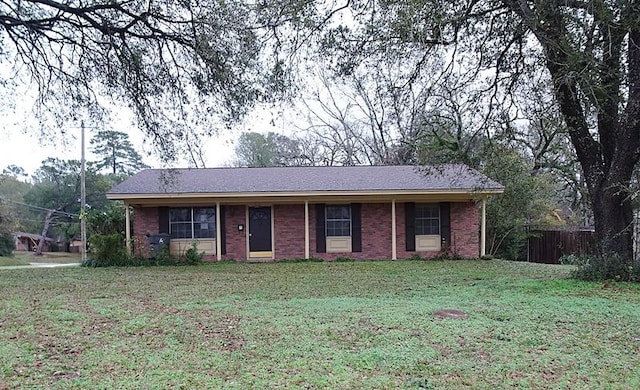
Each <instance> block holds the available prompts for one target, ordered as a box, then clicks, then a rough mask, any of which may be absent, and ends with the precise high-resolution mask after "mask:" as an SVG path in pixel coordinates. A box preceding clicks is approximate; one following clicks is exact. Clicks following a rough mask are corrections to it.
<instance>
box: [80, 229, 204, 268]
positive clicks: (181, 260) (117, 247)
mask: <svg viewBox="0 0 640 390" xmlns="http://www.w3.org/2000/svg"><path fill="white" fill-rule="evenodd" d="M89 244H90V246H89V247H90V257H89V258H87V260H86V261H85V262H84V263H82V265H83V266H85V267H140V266H153V265H156V266H158V265H160V266H162V265H195V264H199V263H201V262H202V257H203V255H204V252H200V253H199V252H198V250H197V245H196V242H195V241H194V242H193V243H192V244H191V247H190V248H189V249H187V250H186V251H185V253H184V255H183V256H180V257H174V256H171V255H170V254H169V247H168V246H166V245H165V246H164V247H163V248H162V249H161V250H160V251H159V252H158V253H156V255H155V257H153V258H150V259H149V258H146V257H142V256H129V255H127V252H126V247H125V244H124V238H123V237H122V236H121V235H120V234H94V235H93V236H91V240H90V243H89Z"/></svg>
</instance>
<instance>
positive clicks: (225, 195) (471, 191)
mask: <svg viewBox="0 0 640 390" xmlns="http://www.w3.org/2000/svg"><path fill="white" fill-rule="evenodd" d="M503 192H504V188H464V189H444V190H368V191H282V192H274V191H269V192H182V193H180V192H171V193H167V192H164V193H126V194H124V193H107V199H109V200H127V199H176V198H183V199H188V198H189V199H193V198H214V199H233V198H288V197H296V198H304V197H308V198H314V197H326V196H363V197H367V196H394V195H398V196H406V195H421V196H425V195H470V196H482V195H484V196H488V195H497V194H501V193H503Z"/></svg>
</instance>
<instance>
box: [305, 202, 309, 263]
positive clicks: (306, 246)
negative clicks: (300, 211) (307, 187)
mask: <svg viewBox="0 0 640 390" xmlns="http://www.w3.org/2000/svg"><path fill="white" fill-rule="evenodd" d="M304 258H305V259H308V258H309V201H308V200H305V201H304Z"/></svg>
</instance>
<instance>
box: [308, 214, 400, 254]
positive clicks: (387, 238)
mask: <svg viewBox="0 0 640 390" xmlns="http://www.w3.org/2000/svg"><path fill="white" fill-rule="evenodd" d="M315 207H316V205H315V204H314V205H309V214H310V225H311V226H310V228H309V233H310V235H311V240H310V241H311V257H317V258H320V259H325V260H329V259H335V258H336V257H347V258H351V259H359V260H372V259H391V204H389V203H362V207H361V223H362V252H345V253H318V252H316V222H315Z"/></svg>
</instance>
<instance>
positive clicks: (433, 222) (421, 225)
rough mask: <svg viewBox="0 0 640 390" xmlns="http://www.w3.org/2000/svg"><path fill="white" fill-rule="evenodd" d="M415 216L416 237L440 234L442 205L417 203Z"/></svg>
mask: <svg viewBox="0 0 640 390" xmlns="http://www.w3.org/2000/svg"><path fill="white" fill-rule="evenodd" d="M415 216H416V235H418V236H423V235H425V236H426V235H439V234H440V205H439V204H438V203H417V204H416V208H415Z"/></svg>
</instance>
